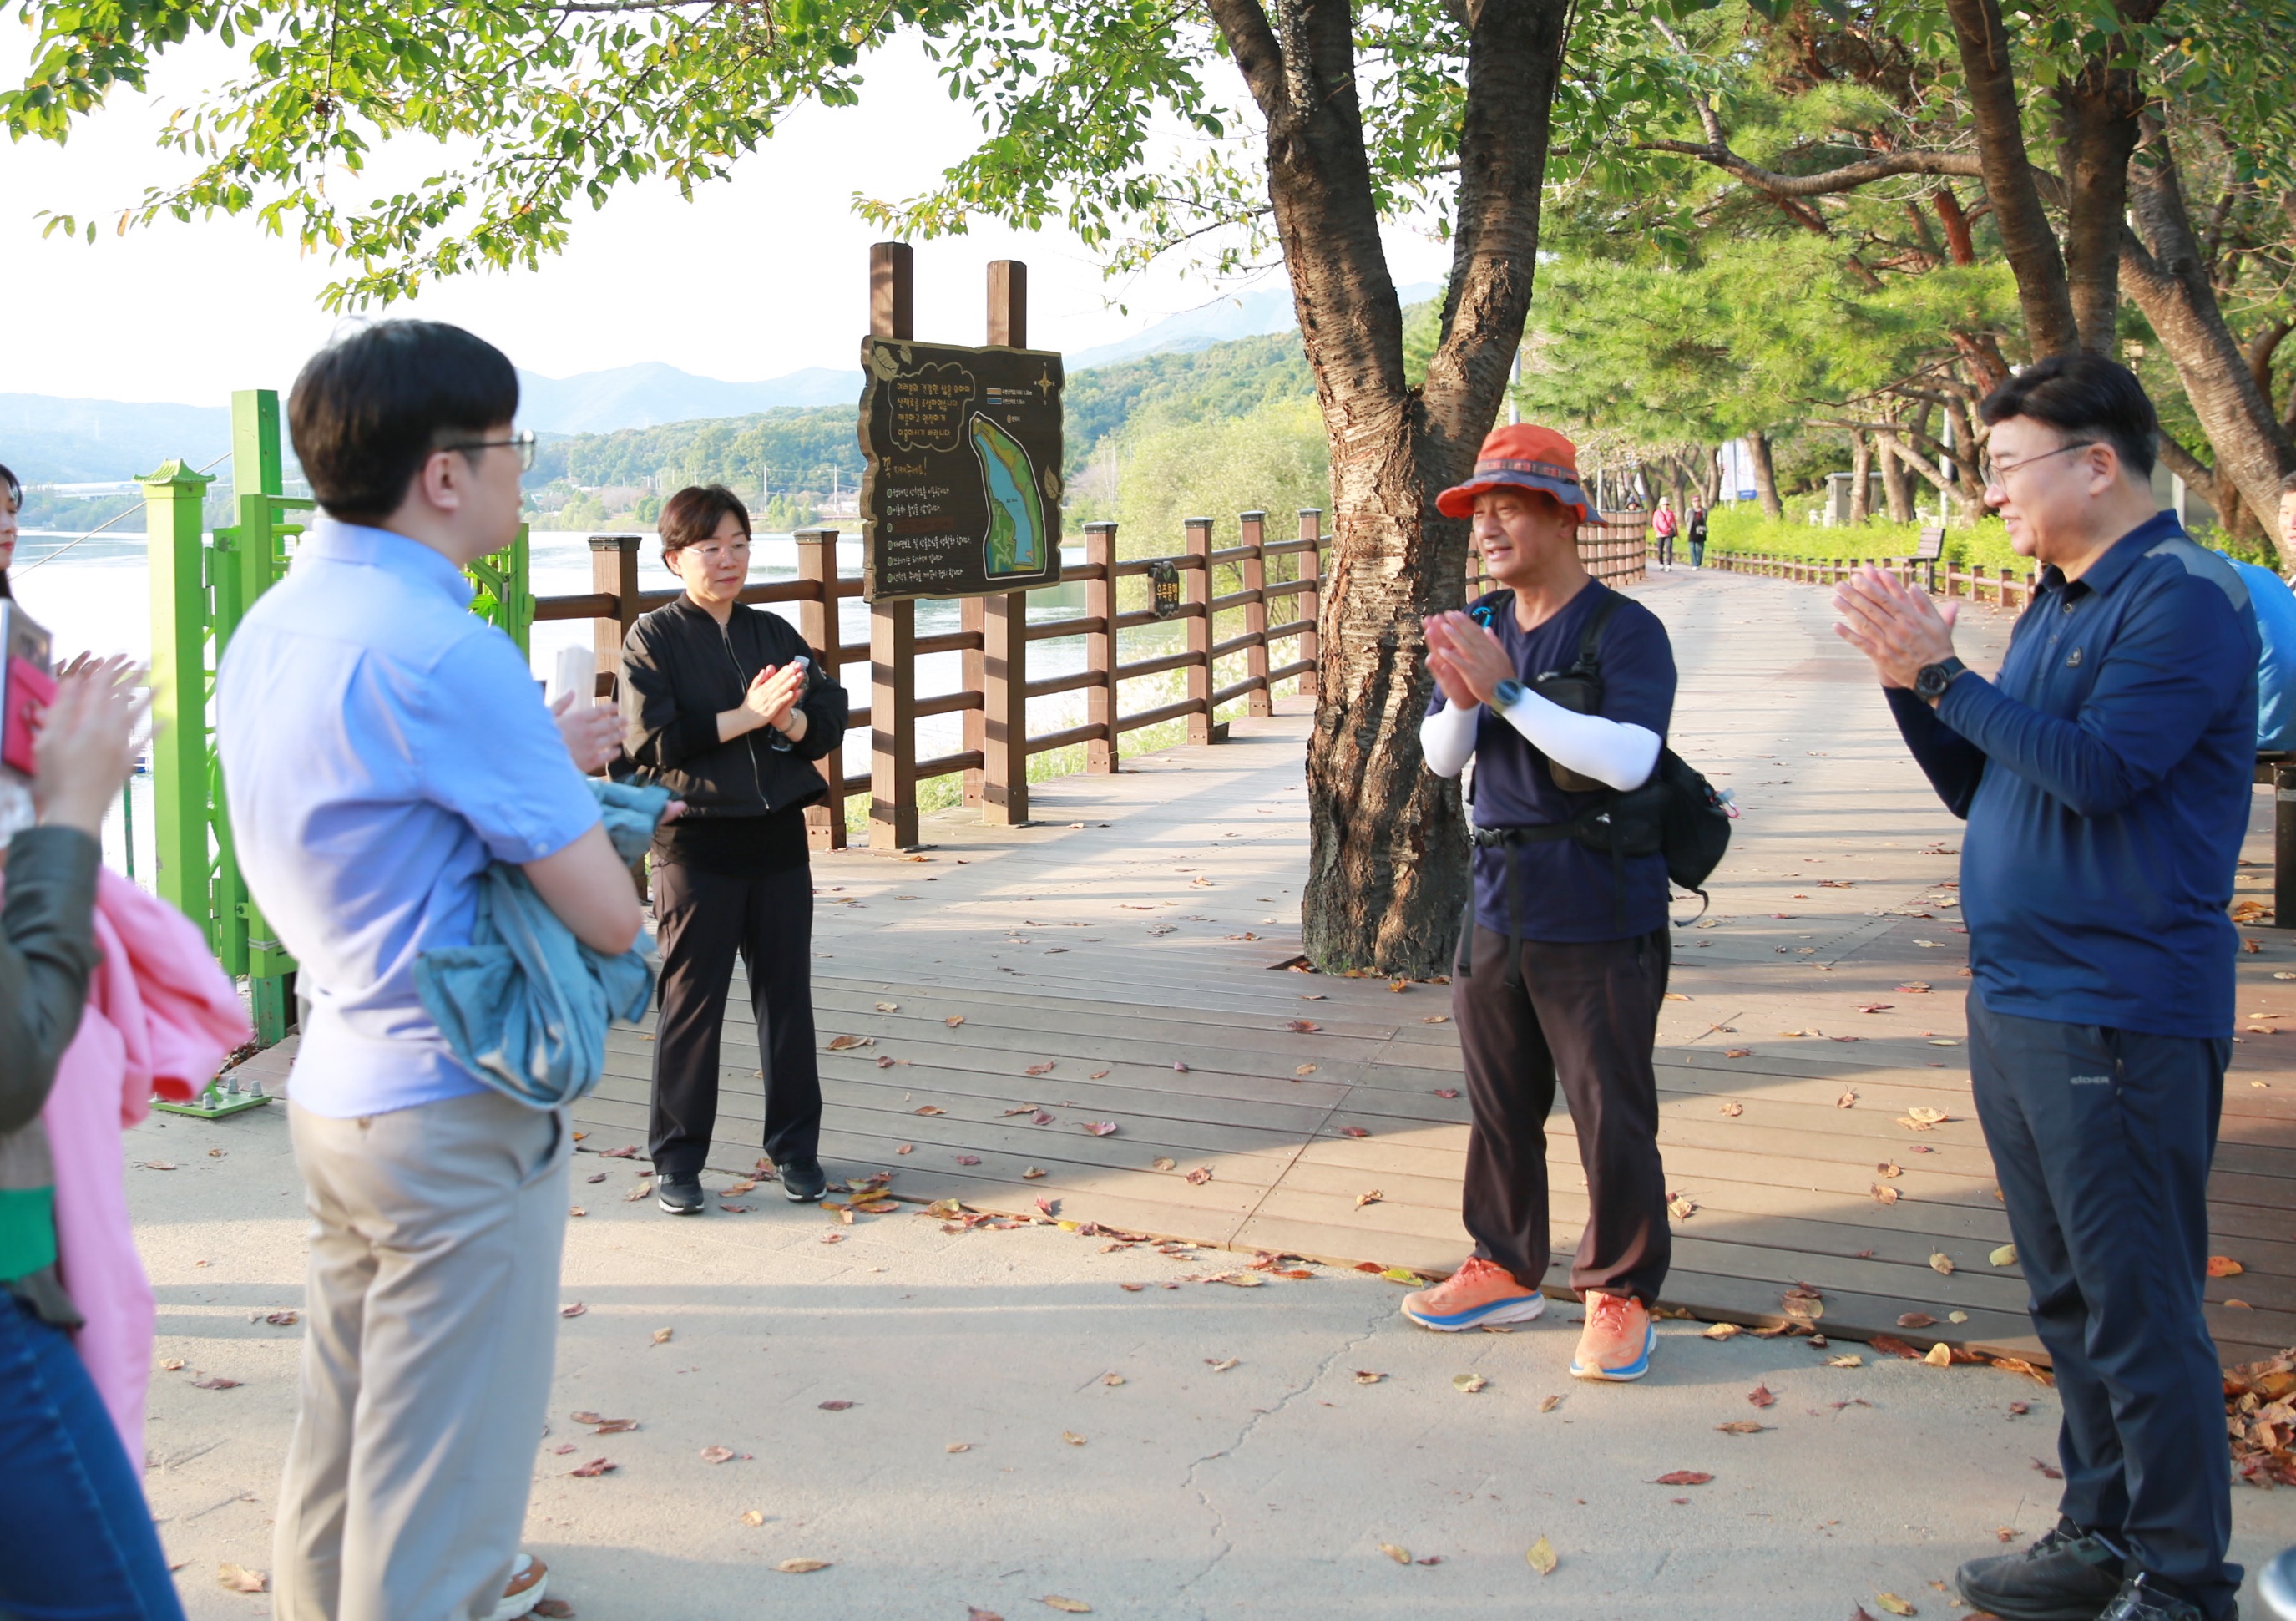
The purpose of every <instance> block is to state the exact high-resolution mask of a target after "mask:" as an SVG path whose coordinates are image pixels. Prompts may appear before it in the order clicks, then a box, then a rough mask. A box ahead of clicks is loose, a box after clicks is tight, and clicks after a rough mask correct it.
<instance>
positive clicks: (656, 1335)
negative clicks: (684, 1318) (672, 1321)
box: [653, 1329, 677, 1345]
mask: <svg viewBox="0 0 2296 1621" xmlns="http://www.w3.org/2000/svg"><path fill="white" fill-rule="evenodd" d="M676 1337H677V1330H676V1329H655V1330H654V1331H653V1343H654V1344H655V1345H668V1344H669V1342H670V1341H671V1340H673V1339H675V1338H676Z"/></svg>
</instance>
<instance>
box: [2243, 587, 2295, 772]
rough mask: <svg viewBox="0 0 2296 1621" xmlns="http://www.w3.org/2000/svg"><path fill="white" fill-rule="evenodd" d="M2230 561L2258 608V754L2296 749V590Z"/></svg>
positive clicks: (2250, 602) (2249, 599)
mask: <svg viewBox="0 0 2296 1621" xmlns="http://www.w3.org/2000/svg"><path fill="white" fill-rule="evenodd" d="M2226 562H2228V563H2230V564H2232V565H2233V567H2235V569H2238V570H2239V571H2240V578H2241V580H2242V582H2243V584H2245V585H2246V586H2247V587H2248V601H2249V605H2250V606H2251V607H2252V608H2254V609H2255V610H2256V629H2257V631H2258V634H2259V635H2260V636H2262V637H2263V638H2264V656H2263V658H2262V659H2261V660H2260V661H2259V662H2258V664H2257V667H2256V752H2257V753H2259V754H2271V753H2278V752H2280V751H2281V750H2284V749H2296V591H2291V590H2290V589H2289V588H2288V582H2287V581H2285V580H2283V579H2281V578H2280V576H2279V575H2277V574H2276V573H2274V572H2272V571H2271V570H2270V569H2267V568H2266V567H2264V566H2263V565H2262V564H2255V563H2243V562H2241V561H2240V559H2238V558H2237V557H2230V556H2227V557H2226Z"/></svg>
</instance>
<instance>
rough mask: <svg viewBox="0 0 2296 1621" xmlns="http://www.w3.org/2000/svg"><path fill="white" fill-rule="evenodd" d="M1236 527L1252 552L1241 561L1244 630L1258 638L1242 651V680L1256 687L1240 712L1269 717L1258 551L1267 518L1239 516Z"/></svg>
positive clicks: (1261, 554)
mask: <svg viewBox="0 0 2296 1621" xmlns="http://www.w3.org/2000/svg"><path fill="white" fill-rule="evenodd" d="M1236 527H1237V529H1238V531H1240V532H1241V533H1242V537H1243V544H1244V545H1246V546H1248V547H1251V555H1249V556H1247V557H1246V558H1245V559H1244V560H1243V588H1244V589H1245V590H1246V591H1249V592H1250V593H1251V601H1249V602H1247V603H1245V604H1244V605H1243V629H1244V633H1245V634H1246V635H1248V636H1254V637H1257V638H1259V639H1258V640H1257V641H1255V642H1253V643H1252V644H1251V646H1249V647H1247V648H1245V649H1244V650H1243V673H1244V677H1245V679H1247V680H1254V681H1258V682H1259V686H1257V687H1253V688H1252V689H1251V692H1249V693H1247V694H1246V695H1244V700H1243V703H1244V711H1243V712H1244V713H1245V714H1247V715H1272V714H1274V713H1275V694H1274V693H1271V692H1269V691H1268V690H1267V668H1268V664H1267V553H1266V552H1265V551H1264V550H1262V549H1261V548H1262V547H1265V546H1266V545H1267V514H1266V513H1264V512H1247V513H1243V514H1240V515H1239V516H1238V517H1237V519H1236Z"/></svg>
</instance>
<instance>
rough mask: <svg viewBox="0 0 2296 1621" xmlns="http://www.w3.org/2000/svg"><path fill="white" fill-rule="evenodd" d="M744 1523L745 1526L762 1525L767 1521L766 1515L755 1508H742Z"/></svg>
mask: <svg viewBox="0 0 2296 1621" xmlns="http://www.w3.org/2000/svg"><path fill="white" fill-rule="evenodd" d="M765 1523H766V1517H765V1516H764V1515H763V1514H762V1513H760V1512H759V1511H758V1510H755V1509H744V1510H742V1524H743V1525H745V1526H762V1525H764V1524H765Z"/></svg>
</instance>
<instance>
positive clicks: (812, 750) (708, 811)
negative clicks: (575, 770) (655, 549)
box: [621, 597, 845, 817]
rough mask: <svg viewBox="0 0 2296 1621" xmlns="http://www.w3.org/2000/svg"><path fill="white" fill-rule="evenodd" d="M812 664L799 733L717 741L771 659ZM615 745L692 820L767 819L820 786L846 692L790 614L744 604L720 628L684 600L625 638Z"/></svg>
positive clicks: (840, 726)
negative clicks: (723, 722)
mask: <svg viewBox="0 0 2296 1621" xmlns="http://www.w3.org/2000/svg"><path fill="white" fill-rule="evenodd" d="M800 656H803V657H807V658H810V659H811V660H812V661H813V667H812V671H811V673H810V674H809V675H808V679H807V681H806V689H805V695H804V696H803V697H802V698H799V700H798V705H799V708H801V709H803V710H804V711H805V714H806V723H805V727H806V729H805V736H803V737H802V738H800V739H799V741H798V742H796V743H794V744H792V743H790V742H788V741H786V740H785V739H784V738H783V736H782V735H781V733H780V732H779V731H777V730H775V729H774V728H771V727H764V728H759V729H758V730H756V731H753V732H745V733H744V734H742V736H739V737H736V738H734V740H733V741H732V742H730V743H720V742H719V741H718V740H717V717H718V715H719V714H721V713H722V712H725V711H726V710H729V709H733V708H735V707H737V706H738V705H739V704H741V702H742V695H743V694H744V693H746V692H748V691H749V689H750V680H751V679H752V678H754V677H755V676H756V675H757V673H758V671H760V670H763V669H764V668H766V666H767V665H768V664H773V665H780V664H786V663H787V662H789V661H790V660H791V659H793V658H798V657H800ZM621 708H622V751H623V753H625V754H627V756H628V757H629V762H630V763H631V764H632V765H634V766H635V767H636V768H637V770H638V772H639V774H640V775H641V776H643V777H644V778H647V779H648V780H650V781H653V782H658V783H660V785H661V786H664V787H666V788H668V789H669V790H670V791H671V792H672V793H674V794H676V795H677V797H678V798H680V799H682V800H684V801H685V803H686V811H685V814H686V815H687V816H689V817H717V816H764V815H767V814H768V813H770V812H772V811H786V810H788V809H789V808H790V807H791V806H792V805H804V804H810V803H812V802H814V801H815V800H817V799H819V798H821V797H822V796H823V795H824V794H826V793H827V792H828V785H827V784H826V783H824V781H823V780H822V776H821V772H820V771H819V770H818V769H816V767H815V766H814V764H813V762H814V761H817V760H820V759H823V758H824V757H825V756H828V755H831V754H833V753H837V752H838V749H839V747H840V745H842V744H843V743H844V741H845V688H844V687H841V686H840V685H839V684H838V683H836V682H834V681H832V680H831V679H828V677H826V676H824V674H823V673H822V670H821V655H820V654H818V653H816V652H814V651H813V650H812V649H811V648H809V647H808V646H806V645H805V638H802V637H800V636H799V635H798V633H797V631H796V629H794V628H792V627H791V624H790V623H789V621H787V620H784V619H783V618H782V617H781V616H780V615H779V614H776V613H760V612H758V610H757V609H755V608H752V607H749V606H747V605H743V604H741V603H736V604H734V611H733V613H731V614H729V615H728V616H727V618H726V623H725V624H724V625H723V626H720V625H719V624H718V623H717V621H715V620H713V619H712V618H710V617H709V614H708V613H706V612H705V611H703V610H702V609H701V608H699V607H696V606H695V605H694V604H693V599H692V598H691V597H679V598H678V599H677V600H676V602H673V603H671V604H669V605H668V606H667V607H661V608H656V609H655V610H654V611H653V612H652V613H647V614H644V615H641V616H640V618H639V620H638V622H637V623H635V625H632V626H631V627H630V633H629V636H628V638H627V639H626V640H625V641H624V642H623V644H622V681H621Z"/></svg>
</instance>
